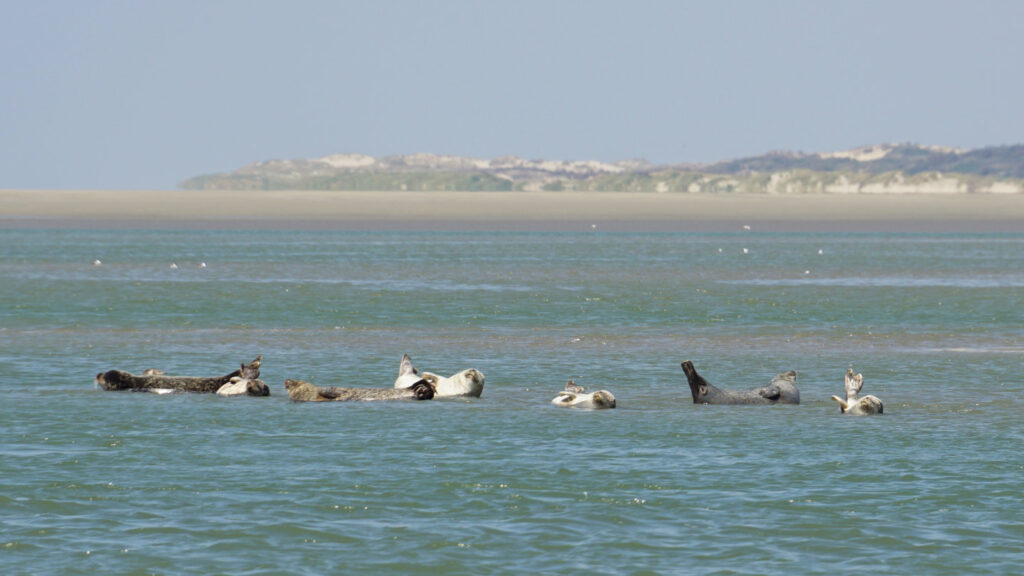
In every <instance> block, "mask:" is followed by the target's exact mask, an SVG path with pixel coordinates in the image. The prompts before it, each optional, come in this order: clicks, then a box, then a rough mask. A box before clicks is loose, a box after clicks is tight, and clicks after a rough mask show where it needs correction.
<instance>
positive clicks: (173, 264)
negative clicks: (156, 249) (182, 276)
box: [171, 262, 178, 270]
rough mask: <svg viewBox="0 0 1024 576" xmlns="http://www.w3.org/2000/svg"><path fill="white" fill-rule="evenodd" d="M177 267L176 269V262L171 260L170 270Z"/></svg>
mask: <svg viewBox="0 0 1024 576" xmlns="http://www.w3.org/2000/svg"><path fill="white" fill-rule="evenodd" d="M177 269H178V264H177V263H175V262H171V270H177Z"/></svg>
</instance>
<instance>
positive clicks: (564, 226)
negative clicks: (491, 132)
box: [0, 189, 1024, 232]
mask: <svg viewBox="0 0 1024 576" xmlns="http://www.w3.org/2000/svg"><path fill="white" fill-rule="evenodd" d="M746 226H749V227H750V228H751V229H752V230H753V229H758V230H762V231H787V230H792V231H809V232H817V231H830V230H836V231H857V230H863V231H880V230H883V231H884V230H892V231H908V232H913V231H921V232H944V231H958V232H972V231H1001V232H1021V231H1024V195H1016V194H1005V195H1000V194H986V195H980V194H948V195H946V194H944V195H939V194H934V195H931V194H921V195H911V194H884V195H883V194H879V195H869V194H855V195H845V194H829V195H739V194H686V193H661V194H659V193H619V192H399V191H395V192H348V191H308V190H299V191H279V190H256V191H253V190H239V191H234V190H217V191H210V190H201V191H200V190H10V189H8V190H0V228H36V227H38V228H106V227H111V228H125V227H129V228H153V227H158V228H185V229H208V228H224V229H242V228H260V227H264V228H267V229H338V230H348V229H351V230H373V229H380V230H402V229H409V230H463V229H468V230H488V229H489V230H581V229H597V230H606V231H608V230H612V231H615V230H627V231H643V230H651V231H688V230H692V231H719V230H721V231H729V230H736V229H743V228H744V227H746Z"/></svg>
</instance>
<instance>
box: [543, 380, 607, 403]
mask: <svg viewBox="0 0 1024 576" xmlns="http://www.w3.org/2000/svg"><path fill="white" fill-rule="evenodd" d="M551 403H552V404H554V405H555V406H562V407H565V408H589V409H591V410H600V409H602V408H615V396H613V395H612V393H611V392H609V391H607V390H598V391H596V392H587V391H586V390H584V388H583V387H582V386H577V385H576V382H573V381H572V380H569V381H568V382H566V384H565V390H562V391H561V392H559V393H558V395H557V396H555V397H554V398H553V399H552V400H551Z"/></svg>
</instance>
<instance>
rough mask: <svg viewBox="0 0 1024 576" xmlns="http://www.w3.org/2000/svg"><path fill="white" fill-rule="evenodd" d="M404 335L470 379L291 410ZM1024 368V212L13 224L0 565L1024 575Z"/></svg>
mask: <svg viewBox="0 0 1024 576" xmlns="http://www.w3.org/2000/svg"><path fill="white" fill-rule="evenodd" d="M97 260H98V261H99V262H98V263H94V261H97ZM202 263H205V266H202V265H201V264H202ZM172 264H174V265H175V266H172ZM403 353H408V354H410V355H411V356H412V358H413V360H414V362H415V363H416V365H417V366H418V367H419V368H420V369H421V370H429V371H432V372H435V373H441V374H444V375H448V374H452V373H455V372H457V371H460V370H462V369H465V368H470V367H473V368H477V369H479V370H480V371H482V372H483V373H484V374H485V375H486V386H485V388H484V392H483V396H482V397H481V398H472V399H446V400H434V401H428V402H411V401H408V402H392V403H383V402H376V403H374V402H364V403H322V404H302V403H291V402H289V401H288V397H287V394H286V392H285V389H284V386H283V382H284V380H285V378H293V379H303V380H308V381H310V382H313V383H315V384H319V385H325V386H326V385H332V386H383V387H390V386H391V385H392V382H393V380H394V378H395V376H396V375H397V370H398V364H399V360H400V358H401V356H402V354H403ZM260 354H262V355H263V368H262V379H263V380H265V381H266V382H267V383H268V384H269V385H270V386H271V396H270V397H268V398H247V397H242V398H222V397H217V396H215V395H188V394H178V395H163V396H158V395H155V394H145V393H130V392H105V391H102V390H100V389H98V388H97V387H96V386H95V385H94V383H93V378H94V376H95V375H96V374H97V373H98V372H102V371H106V370H109V369H115V368H116V369H122V370H129V371H132V372H135V373H138V372H141V371H142V370H144V369H146V368H158V369H161V370H164V371H166V372H168V373H175V374H186V375H209V376H212V375H220V374H226V373H228V372H230V371H232V370H234V369H236V368H237V367H238V366H239V365H240V364H241V363H244V362H249V361H251V360H252V359H253V358H255V357H256V356H257V355H260ZM683 360H692V361H693V362H694V364H695V366H696V367H697V369H698V370H699V371H700V372H701V374H703V375H704V376H705V377H706V378H707V379H708V380H709V381H711V382H712V383H714V384H717V385H719V386H721V387H726V388H750V387H755V386H761V385H764V384H766V383H768V382H769V381H770V380H771V379H772V377H773V376H774V375H776V374H778V373H780V372H784V371H787V370H796V371H797V373H798V376H797V384H798V386H799V388H800V391H801V400H802V402H801V404H800V405H799V406H767V407H744V406H739V407H736V406H733V407H728V406H702V405H694V404H693V403H692V400H691V397H690V392H689V389H688V387H687V385H686V380H685V377H684V376H683V373H682V370H681V369H680V366H679V364H680V362H681V361H683ZM1022 360H1024V235H1020V234H1001V235H1000V234H930V235H929V234H903V235H901V234H889V233H870V234H855V233H849V234H839V235H837V234H827V235H826V234H804V233H776V234H768V233H759V232H757V231H738V232H737V233H604V232H600V231H588V232H587V233H544V232H523V233H517V232H500V233H499V232H494V233H485V232H465V233H457V232H432V233H425V232H424V233H413V232H406V233H397V232H395V233H384V232H341V231H266V230H255V229H254V230H251V231H228V232H219V231H194V230H192V231H166V230H0V395H2V396H0V439H2V442H0V572H3V573H4V574H99V573H103V574H149V573H152V574H183V573H188V574H214V573H224V574H280V573H291V574H311V575H314V574H325V573H389V572H390V573H393V572H399V573H413V574H416V573H419V574H440V573H444V574H526V573H561V574H576V573H595V574H624V573H627V574H656V573H701V574H834V573H856V572H865V571H873V572H882V573H904V574H911V573H913V574H1010V573H1019V572H1020V567H1021V566H1022V565H1024V457H1022V456H1021V453H1022V448H1024V423H1022V422H1024V419H1022V417H1021V410H1022V408H1024V402H1022V400H1021V396H1022V390H1024V382H1022V380H1024V378H1022V368H1024V365H1022ZM848 367H852V368H853V369H854V370H855V371H856V372H861V373H863V374H864V382H865V384H864V393H869V394H874V395H876V396H879V397H880V398H881V399H882V400H883V401H884V403H885V413H884V414H883V415H881V416H875V417H853V416H849V415H841V414H840V413H839V410H838V405H837V404H835V403H834V402H832V401H831V400H830V399H829V397H830V396H831V395H833V394H838V395H842V391H843V374H844V372H845V371H846V369H847V368H848ZM570 378H571V379H574V380H575V381H576V383H577V384H579V385H582V386H585V387H587V388H591V389H600V388H604V389H607V390H609V391H611V392H612V393H613V394H614V395H615V397H616V399H617V401H618V408H617V409H615V410H604V411H577V410H571V409H563V408H557V407H555V406H553V405H551V404H550V400H551V399H552V398H553V397H554V395H555V394H556V393H557V392H558V391H559V390H560V389H562V388H563V387H564V385H565V382H566V381H567V380H568V379H570Z"/></svg>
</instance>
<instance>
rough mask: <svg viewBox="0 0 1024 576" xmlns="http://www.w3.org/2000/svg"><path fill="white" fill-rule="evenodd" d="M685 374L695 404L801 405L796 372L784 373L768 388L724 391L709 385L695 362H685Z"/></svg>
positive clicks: (774, 379) (773, 380)
mask: <svg viewBox="0 0 1024 576" xmlns="http://www.w3.org/2000/svg"><path fill="white" fill-rule="evenodd" d="M682 366H683V372H684V373H685V374H686V379H687V380H688V381H689V384H690V394H691V395H692V396H693V403H694V404H799V403H800V391H799V390H798V389H797V387H796V372H795V371H793V370H790V371H789V372H783V373H782V374H779V375H778V376H776V377H775V378H773V379H772V381H771V383H770V384H768V385H767V386H762V387H760V388H754V389H752V390H743V391H732V390H722V389H721V388H717V387H715V386H712V385H711V384H710V383H708V381H707V380H705V379H704V377H703V376H701V375H700V374H698V373H697V369H696V368H694V367H693V362H691V361H689V360H687V361H686V362H683V364H682Z"/></svg>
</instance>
